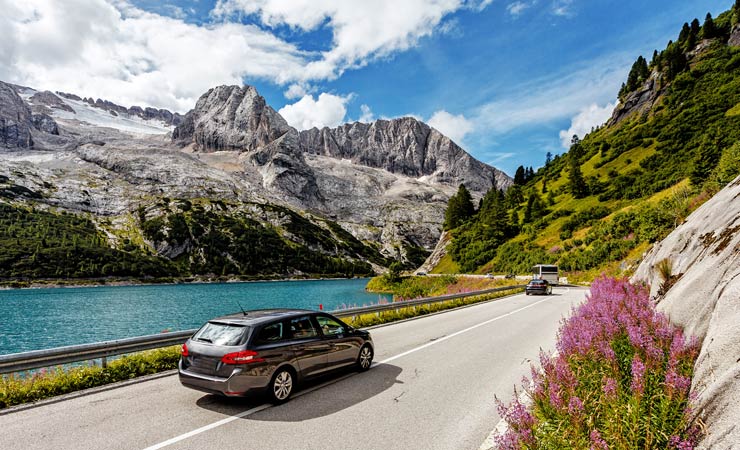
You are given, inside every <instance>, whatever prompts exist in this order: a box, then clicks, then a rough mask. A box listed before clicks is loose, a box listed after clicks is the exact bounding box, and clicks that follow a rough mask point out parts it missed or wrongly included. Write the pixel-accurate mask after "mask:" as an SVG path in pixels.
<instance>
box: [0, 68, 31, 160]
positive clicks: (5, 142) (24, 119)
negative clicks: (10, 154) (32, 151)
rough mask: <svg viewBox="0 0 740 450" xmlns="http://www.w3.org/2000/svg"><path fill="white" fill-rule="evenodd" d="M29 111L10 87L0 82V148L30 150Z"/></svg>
mask: <svg viewBox="0 0 740 450" xmlns="http://www.w3.org/2000/svg"><path fill="white" fill-rule="evenodd" d="M30 128H31V110H30V109H29V107H28V105H27V104H26V103H25V102H24V101H23V99H22V98H21V97H20V96H19V95H18V93H16V91H15V89H13V88H12V87H11V86H10V85H8V84H6V83H3V82H2V81H0V146H3V147H7V148H31V147H33V139H32V138H31V130H30Z"/></svg>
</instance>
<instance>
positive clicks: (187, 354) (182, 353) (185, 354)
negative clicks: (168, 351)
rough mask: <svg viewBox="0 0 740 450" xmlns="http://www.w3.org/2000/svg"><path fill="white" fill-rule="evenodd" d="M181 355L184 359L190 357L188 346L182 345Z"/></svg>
mask: <svg viewBox="0 0 740 450" xmlns="http://www.w3.org/2000/svg"><path fill="white" fill-rule="evenodd" d="M180 354H181V355H182V356H183V357H186V356H190V353H188V344H182V351H181V352H180Z"/></svg>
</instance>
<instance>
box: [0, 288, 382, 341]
mask: <svg viewBox="0 0 740 450" xmlns="http://www.w3.org/2000/svg"><path fill="white" fill-rule="evenodd" d="M367 281H368V280H367V279H353V280H315V281H314V280H312V281H270V282H257V283H219V284H177V285H149V286H105V287H81V288H49V289H15V290H0V354H8V353H17V352H24V351H29V350H39V349H45V348H52V347H61V346H65V345H74V344H85V343H91V342H100V341H109V340H113V339H121V338H126V337H135V336H144V335H148V334H156V333H160V332H162V331H163V330H169V331H180V330H188V329H192V328H198V327H200V326H201V325H202V324H203V323H204V322H205V321H206V320H208V319H210V318H213V317H216V316H219V315H224V314H229V313H234V312H238V311H239V304H241V306H242V307H244V309H259V308H305V309H314V310H318V309H319V304H323V307H324V310H325V311H331V310H334V309H338V308H342V307H343V306H344V307H350V306H363V305H369V304H371V303H377V302H378V300H379V298H381V297H383V296H379V295H378V294H369V293H367V292H365V285H366V284H367Z"/></svg>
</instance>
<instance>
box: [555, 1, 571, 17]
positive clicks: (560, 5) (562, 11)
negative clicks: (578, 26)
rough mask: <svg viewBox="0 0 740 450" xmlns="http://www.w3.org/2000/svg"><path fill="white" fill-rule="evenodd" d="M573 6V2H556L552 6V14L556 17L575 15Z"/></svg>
mask: <svg viewBox="0 0 740 450" xmlns="http://www.w3.org/2000/svg"><path fill="white" fill-rule="evenodd" d="M571 6H573V0H555V1H554V2H553V4H552V13H553V14H555V15H556V16H570V15H572V14H573V10H572V9H571Z"/></svg>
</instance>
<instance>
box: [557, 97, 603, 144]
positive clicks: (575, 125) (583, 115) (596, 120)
mask: <svg viewBox="0 0 740 450" xmlns="http://www.w3.org/2000/svg"><path fill="white" fill-rule="evenodd" d="M615 106H617V103H616V102H614V103H607V104H606V105H604V106H599V105H597V104H596V103H593V104H591V105H589V106H587V107H585V108H583V109H582V110H581V111H580V112H579V113H578V114H576V115H575V117H573V118H572V119H571V121H570V128H568V129H567V130H560V142H561V144H562V145H563V148H570V140H571V138H572V137H573V135H577V136H578V137H579V138H583V136H585V135H586V134H588V133H589V132H590V131H591V128H593V127H597V126H599V125H602V124H603V123H604V122H606V121H607V120H608V119H609V117H611V115H612V111H614V107H615Z"/></svg>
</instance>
